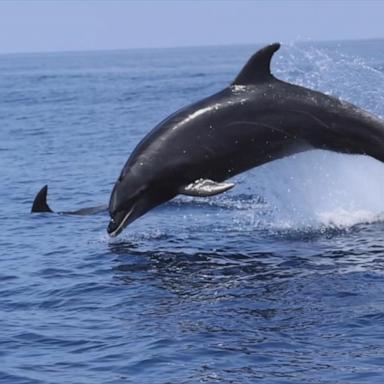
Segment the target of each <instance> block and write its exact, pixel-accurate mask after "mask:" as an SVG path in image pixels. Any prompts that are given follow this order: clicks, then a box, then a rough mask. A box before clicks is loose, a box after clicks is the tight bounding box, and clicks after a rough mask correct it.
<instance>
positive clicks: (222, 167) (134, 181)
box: [107, 43, 384, 236]
mask: <svg viewBox="0 0 384 384" xmlns="http://www.w3.org/2000/svg"><path fill="white" fill-rule="evenodd" d="M279 48H280V44H278V43H275V44H272V45H269V46H266V47H264V48H263V49H261V50H259V51H258V52H256V53H255V54H254V55H253V56H252V57H251V58H250V59H249V61H248V62H247V63H246V65H245V66H244V68H243V69H242V70H241V71H240V73H239V74H238V76H237V77H236V78H235V80H234V81H233V82H232V84H230V85H229V86H228V87H227V88H225V89H223V90H222V91H220V92H218V93H216V94H214V95H212V96H210V97H207V98H205V99H203V100H201V101H198V102H196V103H194V104H192V105H190V106H187V107H184V108H182V109H180V110H179V111H177V112H175V113H174V114H172V115H170V116H169V117H167V118H166V119H165V120H163V121H162V122H160V123H159V124H158V125H157V126H156V127H155V128H154V129H153V130H152V131H151V132H149V133H148V134H147V135H146V136H145V137H144V139H143V140H142V141H141V142H140V143H139V144H138V145H137V147H136V148H135V150H134V151H133V153H132V154H131V156H130V157H129V159H128V161H127V162H126V164H125V165H124V167H123V169H122V171H121V174H120V176H119V178H118V180H117V181H116V183H115V185H114V187H113V190H112V193H111V197H110V202H109V213H110V216H111V220H110V222H109V225H108V229H107V231H108V233H109V234H110V235H111V236H117V235H118V234H119V233H120V232H121V231H122V230H123V229H124V227H126V226H127V225H128V224H130V223H132V222H133V221H134V220H136V219H137V218H139V217H140V216H142V215H144V214H145V213H146V212H148V211H149V210H151V209H152V208H154V207H155V206H157V205H160V204H162V203H164V202H166V201H168V200H170V199H172V198H174V197H175V196H176V195H178V194H185V195H191V196H212V195H215V194H219V193H223V192H225V191H227V190H228V189H230V188H232V187H233V186H234V184H233V183H230V182H225V180H227V179H229V178H231V177H232V176H234V175H237V174H239V173H241V172H244V171H246V170H248V169H250V168H253V167H256V166H258V165H261V164H264V163H267V162H269V161H272V160H275V159H279V158H282V157H284V156H289V155H292V154H294V153H297V152H302V151H306V150H309V149H314V148H319V149H327V150H331V151H336V152H343V153H351V154H366V155H369V156H372V157H374V158H376V159H378V160H380V161H384V121H383V120H382V119H379V118H378V117H376V116H374V115H372V114H370V113H368V112H366V111H364V110H362V109H360V108H358V107H356V106H354V105H352V104H350V103H347V102H345V101H342V100H339V99H337V98H335V97H332V96H328V95H325V94H323V93H320V92H317V91H313V90H310V89H307V88H304V87H301V86H298V85H294V84H289V83H287V82H284V81H281V80H279V79H277V78H275V77H274V76H273V75H272V74H271V70H270V62H271V59H272V56H273V54H274V53H275V52H276V51H277V50H278V49H279Z"/></svg>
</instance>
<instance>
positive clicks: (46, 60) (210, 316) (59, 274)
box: [0, 40, 384, 384]
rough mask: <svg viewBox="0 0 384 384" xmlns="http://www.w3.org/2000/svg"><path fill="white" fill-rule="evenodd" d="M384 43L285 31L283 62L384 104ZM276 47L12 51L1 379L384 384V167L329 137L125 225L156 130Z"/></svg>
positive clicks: (0, 74)
mask: <svg viewBox="0 0 384 384" xmlns="http://www.w3.org/2000/svg"><path fill="white" fill-rule="evenodd" d="M383 47H384V41H380V40H377V41H366V42H348V43H346V42H343V43H332V44H320V43H306V44H294V45H285V46H283V48H282V49H281V50H280V51H279V52H278V54H277V55H276V57H275V59H274V62H273V72H274V73H275V74H276V76H278V77H280V78H282V79H285V80H287V81H290V82H295V83H298V84H301V85H304V86H308V87H311V88H314V89H318V90H320V91H323V92H326V93H329V94H334V95H337V96H340V97H342V98H343V99H346V100H348V101H351V102H353V103H355V104H357V105H359V106H362V107H364V108H365V109H367V110H369V111H371V112H373V113H376V114H378V115H384V50H383ZM257 48H259V46H257V45H255V46H234V47H220V48H188V49H164V50H160V49H157V50H131V51H112V52H94V53H92V52H89V53H65V54H59V53H55V54H30V55H3V56H0V158H1V181H2V182H1V184H0V196H1V203H2V204H1V210H0V222H1V234H0V246H1V248H0V249H1V255H0V382H1V383H10V384H16V383H20V384H27V383H28V384H29V383H33V384H40V383H41V384H48V383H61V384H67V383H73V384H74V383H76V384H77V383H84V384H95V383H100V384H101V383H103V384H106V383H113V384H117V383H164V384H165V383H216V382H217V383H255V382H260V383H263V384H267V383H271V384H272V383H274V384H277V383H279V384H282V383H319V384H320V383H332V384H334V383H382V382H383V380H384V236H383V231H384V221H383V219H384V166H383V165H382V164H381V163H379V162H378V161H376V160H373V159H370V158H367V157H363V156H347V155H341V154H335V153H328V152H323V151H313V152H308V153H303V154H300V155H296V156H293V157H291V158H286V159H283V160H279V161H276V162H274V163H270V164H266V165H264V166H262V167H259V168H257V169H254V170H252V171H251V172H248V173H245V174H242V175H240V176H238V177H236V178H235V179H234V181H235V183H236V184H237V185H236V187H235V188H234V189H233V190H232V191H231V192H229V193H226V194H224V195H221V196H218V197H215V198H211V199H197V198H189V197H182V198H177V199H176V200H174V201H172V202H170V203H168V204H165V205H164V206H161V207H159V208H158V209H156V210H154V211H151V212H150V213H148V214H147V215H145V216H144V217H143V218H142V219H140V220H138V221H137V222H135V223H134V224H133V225H132V226H130V227H129V228H128V229H127V230H126V231H125V232H124V233H123V234H122V236H120V237H118V238H117V239H114V240H111V239H109V238H108V236H107V234H106V226H107V223H108V216H107V214H106V213H100V214H97V215H94V216H86V217H74V216H63V215H57V214H35V215H31V214H30V213H29V211H30V208H31V203H32V200H33V197H34V195H35V193H36V192H37V191H38V190H39V189H40V187H41V186H42V185H44V184H46V183H47V184H49V186H50V194H49V201H50V204H51V206H52V207H53V208H54V209H55V210H57V211H60V210H69V209H77V208H81V207H84V206H92V205H98V204H100V203H107V202H108V199H109V194H110V191H111V188H112V186H113V183H114V181H115V179H116V178H117V176H118V174H119V172H120V169H121V167H122V166H123V164H124V162H125V161H126V159H127V157H128V155H129V154H130V152H131V151H132V149H133V148H134V147H135V145H136V144H137V142H138V141H139V140H140V139H141V138H142V137H143V135H144V134H145V133H146V132H148V131H149V130H150V129H151V128H152V127H153V126H154V125H155V124H156V123H157V122H158V121H160V120H161V119H162V118H164V117H165V116H167V115H168V114H170V113H171V112H173V111H175V110H176V109H178V108H179V107H181V106H183V105H185V104H188V103H191V102H193V101H196V100H198V99H200V98H202V97H205V96H207V95H209V94H211V93H213V92H215V91H218V90H220V89H221V88H223V87H225V86H227V84H228V83H229V82H230V81H231V80H232V79H233V78H234V77H235V75H236V73H237V72H238V70H239V69H240V68H241V66H242V65H243V64H244V63H245V61H246V60H247V58H248V57H249V55H250V54H251V53H253V52H254V51H255V50H256V49H257ZM383 150H384V149H383Z"/></svg>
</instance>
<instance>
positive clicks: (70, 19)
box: [0, 0, 384, 53]
mask: <svg viewBox="0 0 384 384" xmlns="http://www.w3.org/2000/svg"><path fill="white" fill-rule="evenodd" d="M369 38H384V1H380V0H377V1H374V0H366V1H360V0H349V1H343V0H334V1H331V0H324V1H321V0H307V1H305V0H295V1H293V0H292V1H291V0H270V1H261V0H260V1H256V0H255V1H242V0H238V1H229V0H228V1H224V0H211V1H202V0H200V1H198V0H197V1H196V0H195V1H190V0H173V1H169V0H168V1H162V0H152V1H145V0H144V1H128V0H126V1H122V0H121V1H116V0H109V1H104V0H99V1H92V0H89V1H85V0H61V1H59V0H45V1H34V0H24V1H18V0H12V1H11V0H0V53H14V52H47V51H48V52H50V51H74V50H76V51H77V50H100V49H126V48H143V47H145V48H147V47H148V48H149V47H150V48H152V47H179V46H181V47H182V46H200V45H230V44H258V43H268V42H272V41H280V42H284V43H289V42H296V41H301V40H313V41H319V40H321V41H324V40H345V39H369Z"/></svg>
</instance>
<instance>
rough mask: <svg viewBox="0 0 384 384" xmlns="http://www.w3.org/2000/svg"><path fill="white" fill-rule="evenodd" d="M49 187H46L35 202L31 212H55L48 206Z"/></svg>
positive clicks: (41, 190)
mask: <svg viewBox="0 0 384 384" xmlns="http://www.w3.org/2000/svg"><path fill="white" fill-rule="evenodd" d="M47 193H48V185H44V187H43V188H41V189H40V191H39V193H38V194H37V195H36V197H35V200H33V205H32V209H31V212H53V211H52V209H51V208H49V206H48V204H47Z"/></svg>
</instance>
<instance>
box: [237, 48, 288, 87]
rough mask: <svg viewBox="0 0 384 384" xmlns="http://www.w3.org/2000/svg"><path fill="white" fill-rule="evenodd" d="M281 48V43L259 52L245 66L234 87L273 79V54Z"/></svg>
mask: <svg viewBox="0 0 384 384" xmlns="http://www.w3.org/2000/svg"><path fill="white" fill-rule="evenodd" d="M279 48H280V44H279V43H274V44H271V45H267V46H266V47H264V48H262V49H260V50H259V51H257V52H256V53H255V54H254V55H253V56H252V57H251V58H250V59H249V60H248V62H247V64H245V66H244V67H243V69H242V70H241V71H240V73H239V74H238V75H237V77H236V79H235V80H234V81H233V83H232V85H250V84H257V83H259V82H263V81H267V80H269V79H273V75H272V74H271V60H272V56H273V54H274V53H275V52H276V51H277V50H278V49H279Z"/></svg>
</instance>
